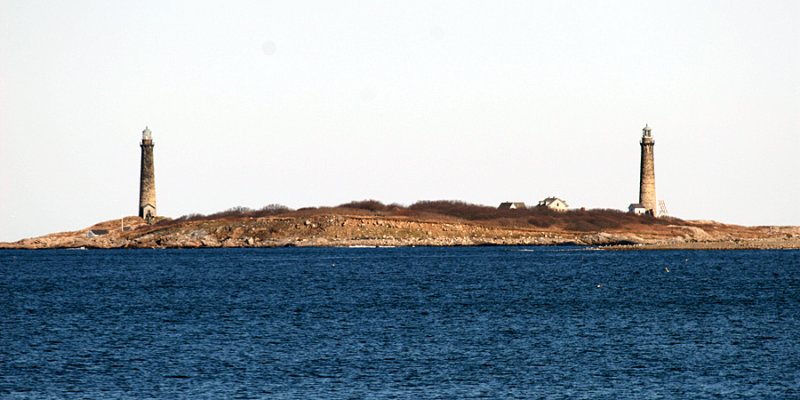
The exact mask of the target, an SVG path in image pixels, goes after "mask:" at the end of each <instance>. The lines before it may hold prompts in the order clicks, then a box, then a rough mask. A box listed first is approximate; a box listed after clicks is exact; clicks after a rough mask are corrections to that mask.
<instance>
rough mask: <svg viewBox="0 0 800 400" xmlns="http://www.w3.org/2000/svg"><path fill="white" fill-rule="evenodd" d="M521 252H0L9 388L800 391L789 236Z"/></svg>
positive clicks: (609, 393)
mask: <svg viewBox="0 0 800 400" xmlns="http://www.w3.org/2000/svg"><path fill="white" fill-rule="evenodd" d="M521 250H525V249H522V248H503V247H483V248H403V249H259V250H255V249H254V250H234V249H231V250H223V249H220V250H191V251H188V250H127V251H125V250H120V251H36V252H30V251H2V252H0V398H3V399H51V398H52V399H56V398H59V399H60V398H70V399H72V398H96V399H115V398H130V399H144V398H166V399H174V398H192V399H194V398H209V399H211V398H214V399H221V398H241V399H261V398H263V399H273V398H276V399H282V398H291V399H310V398H321V399H330V398H371V399H384V398H387V399H388V398H442V399H464V398H491V399H508V398H525V399H527V398H553V399H557V398H565V399H575V398H611V399H626V398H627V399H644V398H684V399H685V398H695V399H702V398H725V399H737V398H758V399H765V398H778V399H780V398H787V399H790V398H795V399H796V398H800V390H799V389H798V388H800V319H799V318H800V251H729V252H719V251H694V252H681V251H663V252H599V251H589V250H583V249H565V248H540V249H527V251H521ZM665 267H666V268H668V269H669V272H667V271H666V270H665Z"/></svg>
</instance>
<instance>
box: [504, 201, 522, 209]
mask: <svg viewBox="0 0 800 400" xmlns="http://www.w3.org/2000/svg"><path fill="white" fill-rule="evenodd" d="M497 208H499V209H501V210H518V209H519V210H524V209H525V208H527V207H525V203H523V202H521V201H518V202H505V203H500V206H499V207H497Z"/></svg>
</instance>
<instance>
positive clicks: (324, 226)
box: [0, 200, 800, 250]
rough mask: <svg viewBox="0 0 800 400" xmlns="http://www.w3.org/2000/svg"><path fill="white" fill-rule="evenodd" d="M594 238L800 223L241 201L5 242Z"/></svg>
mask: <svg viewBox="0 0 800 400" xmlns="http://www.w3.org/2000/svg"><path fill="white" fill-rule="evenodd" d="M483 245H509V246H554V245H577V246H593V247H595V248H599V249H608V250H655V249H800V227H793V226H758V227H745V226H738V225H730V224H723V223H719V222H714V221H687V220H681V219H678V218H672V217H653V216H650V215H636V214H632V213H625V212H622V211H617V210H605V209H596V210H585V209H577V210H568V211H554V210H551V209H549V208H547V207H531V208H523V209H506V208H496V207H490V206H482V205H475V204H468V203H465V202H460V201H421V202H417V203H414V204H412V205H411V206H401V205H397V204H391V205H385V204H383V203H381V202H378V201H375V200H365V201H356V202H351V203H347V204H342V205H339V206H336V207H309V208H301V209H298V210H292V209H289V208H286V207H283V206H278V205H270V206H267V207H264V208H262V209H260V210H251V209H248V208H244V207H234V208H231V209H229V210H227V211H222V212H218V213H215V214H211V215H200V214H191V215H185V216H182V217H179V218H174V219H171V218H166V217H163V216H159V217H155V218H143V217H140V216H129V217H124V218H120V219H115V220H110V221H105V222H101V223H98V224H95V225H92V226H90V227H87V228H85V229H81V230H78V231H73V232H61V233H54V234H50V235H45V236H40V237H34V238H27V239H22V240H19V241H16V242H13V243H0V249H64V248H91V249H120V248H219V247H238V248H244V247H292V246H304V247H305V246H319V247H364V246H367V247H399V246H483Z"/></svg>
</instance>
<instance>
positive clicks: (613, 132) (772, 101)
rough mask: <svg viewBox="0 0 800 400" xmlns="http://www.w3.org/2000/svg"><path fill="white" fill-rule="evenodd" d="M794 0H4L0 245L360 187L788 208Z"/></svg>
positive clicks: (729, 208)
mask: <svg viewBox="0 0 800 400" xmlns="http://www.w3.org/2000/svg"><path fill="white" fill-rule="evenodd" d="M798 20H800V2H798V1H793V0H785V1H779V0H774V1H755V0H753V1H730V0H726V1H641V0H631V1H564V0H553V1H485V2H482V1H440V2H437V1H411V2H409V1H395V2H386V1H373V2H368V1H359V2H356V1H318V2H316V1H310V2H301V1H275V2H266V1H252V2H245V1H224V2H223V1H220V2H209V1H186V2H170V1H69V2H56V1H30V0H25V1H8V0H0V139H2V140H1V141H0V205H2V213H0V241H11V240H18V239H21V238H24V237H29V236H37V235H42V234H46V233H50V232H56V231H66V230H74V229H79V228H83V227H86V226H89V225H92V224H94V223H95V222H99V221H104V220H110V219H115V218H119V217H121V216H123V215H135V214H136V212H137V206H138V193H139V192H138V190H139V188H138V181H139V156H140V149H139V141H140V139H141V131H142V130H143V129H144V128H145V126H149V127H150V129H151V130H152V132H153V138H154V141H155V144H156V145H155V163H156V165H155V170H156V187H157V199H158V212H159V214H162V215H166V216H171V217H178V216H181V215H183V214H189V213H195V212H199V213H211V212H215V211H221V210H225V209H228V208H230V207H234V206H246V207H251V208H260V207H262V206H264V205H267V204H270V203H280V204H284V205H287V206H289V207H293V208H299V207H304V206H319V205H337V204H340V203H344V202H348V201H351V200H362V199H377V200H380V201H383V202H385V203H393V202H396V203H401V204H411V203H413V202H415V201H417V200H435V199H457V200H463V201H467V202H471V203H478V204H487V205H497V204H499V203H500V202H502V201H525V202H528V203H535V202H536V201H538V200H540V199H542V198H544V197H547V196H550V195H555V196H559V197H561V198H563V199H565V200H566V201H567V202H568V203H569V204H570V205H571V206H573V207H587V208H616V209H625V208H626V207H627V206H628V204H629V203H631V202H635V201H637V196H638V183H639V176H638V174H639V144H638V141H639V138H640V136H641V129H642V127H643V126H644V125H645V123H648V124H650V126H651V127H652V129H653V136H654V137H655V140H656V146H655V157H656V160H655V161H656V191H657V196H658V199H663V200H665V201H666V204H667V207H668V209H669V212H670V214H672V215H674V216H677V217H680V218H686V219H714V220H718V221H722V222H729V223H737V224H745V225H800V208H799V207H798V200H800V180H798V178H797V175H796V174H797V172H798V170H800V157H798V152H799V151H800V139H798V136H799V135H800V29H798V26H800V24H798Z"/></svg>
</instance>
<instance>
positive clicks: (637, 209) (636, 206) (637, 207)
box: [628, 203, 649, 215]
mask: <svg viewBox="0 0 800 400" xmlns="http://www.w3.org/2000/svg"><path fill="white" fill-rule="evenodd" d="M628 212H629V213H631V214H636V215H647V214H649V211H648V210H647V207H645V206H643V205H642V204H641V203H632V204H631V205H629V206H628Z"/></svg>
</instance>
